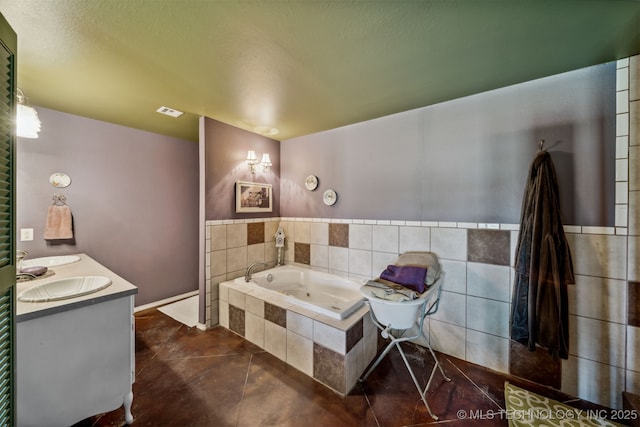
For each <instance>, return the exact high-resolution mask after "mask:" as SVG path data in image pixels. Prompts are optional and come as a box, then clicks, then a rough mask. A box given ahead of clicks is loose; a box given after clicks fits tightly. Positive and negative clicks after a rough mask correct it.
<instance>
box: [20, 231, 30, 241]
mask: <svg viewBox="0 0 640 427" xmlns="http://www.w3.org/2000/svg"><path fill="white" fill-rule="evenodd" d="M32 240H33V228H21V229H20V241H21V242H30V241H32Z"/></svg>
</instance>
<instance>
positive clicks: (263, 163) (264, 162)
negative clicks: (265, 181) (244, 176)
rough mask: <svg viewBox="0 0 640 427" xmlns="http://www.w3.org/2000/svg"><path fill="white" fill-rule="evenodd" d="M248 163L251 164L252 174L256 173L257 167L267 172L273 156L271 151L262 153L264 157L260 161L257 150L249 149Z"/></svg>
mask: <svg viewBox="0 0 640 427" xmlns="http://www.w3.org/2000/svg"><path fill="white" fill-rule="evenodd" d="M245 161H246V162H247V165H249V170H250V171H251V173H252V174H255V173H256V169H260V171H262V172H266V171H268V170H269V168H270V167H271V158H270V157H269V153H264V154H263V155H262V159H261V160H260V162H258V156H256V152H255V151H254V150H249V151H248V152H247V159H246V160H245Z"/></svg>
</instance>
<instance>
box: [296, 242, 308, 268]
mask: <svg viewBox="0 0 640 427" xmlns="http://www.w3.org/2000/svg"><path fill="white" fill-rule="evenodd" d="M294 251H295V254H294V260H295V262H297V263H298V264H306V265H310V264H311V245H310V244H309V243H298V242H296V243H295V246H294Z"/></svg>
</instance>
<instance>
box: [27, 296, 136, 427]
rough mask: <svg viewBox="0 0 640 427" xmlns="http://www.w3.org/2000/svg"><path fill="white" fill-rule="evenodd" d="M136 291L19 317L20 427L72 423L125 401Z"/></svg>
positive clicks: (131, 371)
mask: <svg viewBox="0 0 640 427" xmlns="http://www.w3.org/2000/svg"><path fill="white" fill-rule="evenodd" d="M133 319H134V317H133V296H126V297H123V298H117V299H113V300H109V301H105V302H100V303H97V304H93V305H89V306H85V307H80V308H75V309H71V310H68V311H64V312H60V313H56V314H51V315H48V316H44V317H39V318H36V319H33V320H28V321H23V322H19V323H18V324H17V325H16V326H17V336H18V337H19V339H18V340H17V341H16V344H17V348H16V362H17V363H16V365H17V377H16V380H17V402H16V403H17V415H18V416H17V424H18V426H25V427H26V426H49V427H53V426H70V425H72V424H75V423H76V422H78V421H81V420H83V419H85V418H88V417H90V416H93V415H96V414H100V413H103V412H109V411H113V410H115V409H117V408H119V407H121V406H123V405H124V406H125V411H126V412H127V414H128V415H127V416H128V418H129V419H128V420H127V422H128V423H131V422H132V419H131V415H130V414H131V401H132V398H133V393H132V384H133V380H134V365H135V361H134V354H135V353H134V338H133V333H134V331H133V326H134V323H133V322H134V321H133Z"/></svg>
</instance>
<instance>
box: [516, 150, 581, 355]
mask: <svg viewBox="0 0 640 427" xmlns="http://www.w3.org/2000/svg"><path fill="white" fill-rule="evenodd" d="M569 283H575V279H574V273H573V262H572V259H571V252H570V249H569V245H568V243H567V240H566V237H565V234H564V229H563V227H562V220H561V217H560V198H559V195H558V183H557V178H556V171H555V168H554V167H553V162H552V160H551V156H550V155H549V153H548V152H546V151H544V150H540V151H539V152H538V154H537V155H536V157H535V159H534V161H533V163H532V164H531V167H530V169H529V176H528V178H527V182H526V186H525V190H524V195H523V199H522V212H521V217H520V233H519V235H518V244H517V246H516V257H515V283H514V288H513V296H512V304H511V339H513V340H515V341H518V342H520V343H522V344H524V345H526V346H527V347H528V349H529V350H530V351H534V350H535V349H536V345H539V346H540V347H544V348H546V349H548V351H549V353H551V354H552V355H553V356H554V357H561V358H563V359H567V358H568V357H569V309H568V297H567V284H569Z"/></svg>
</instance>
